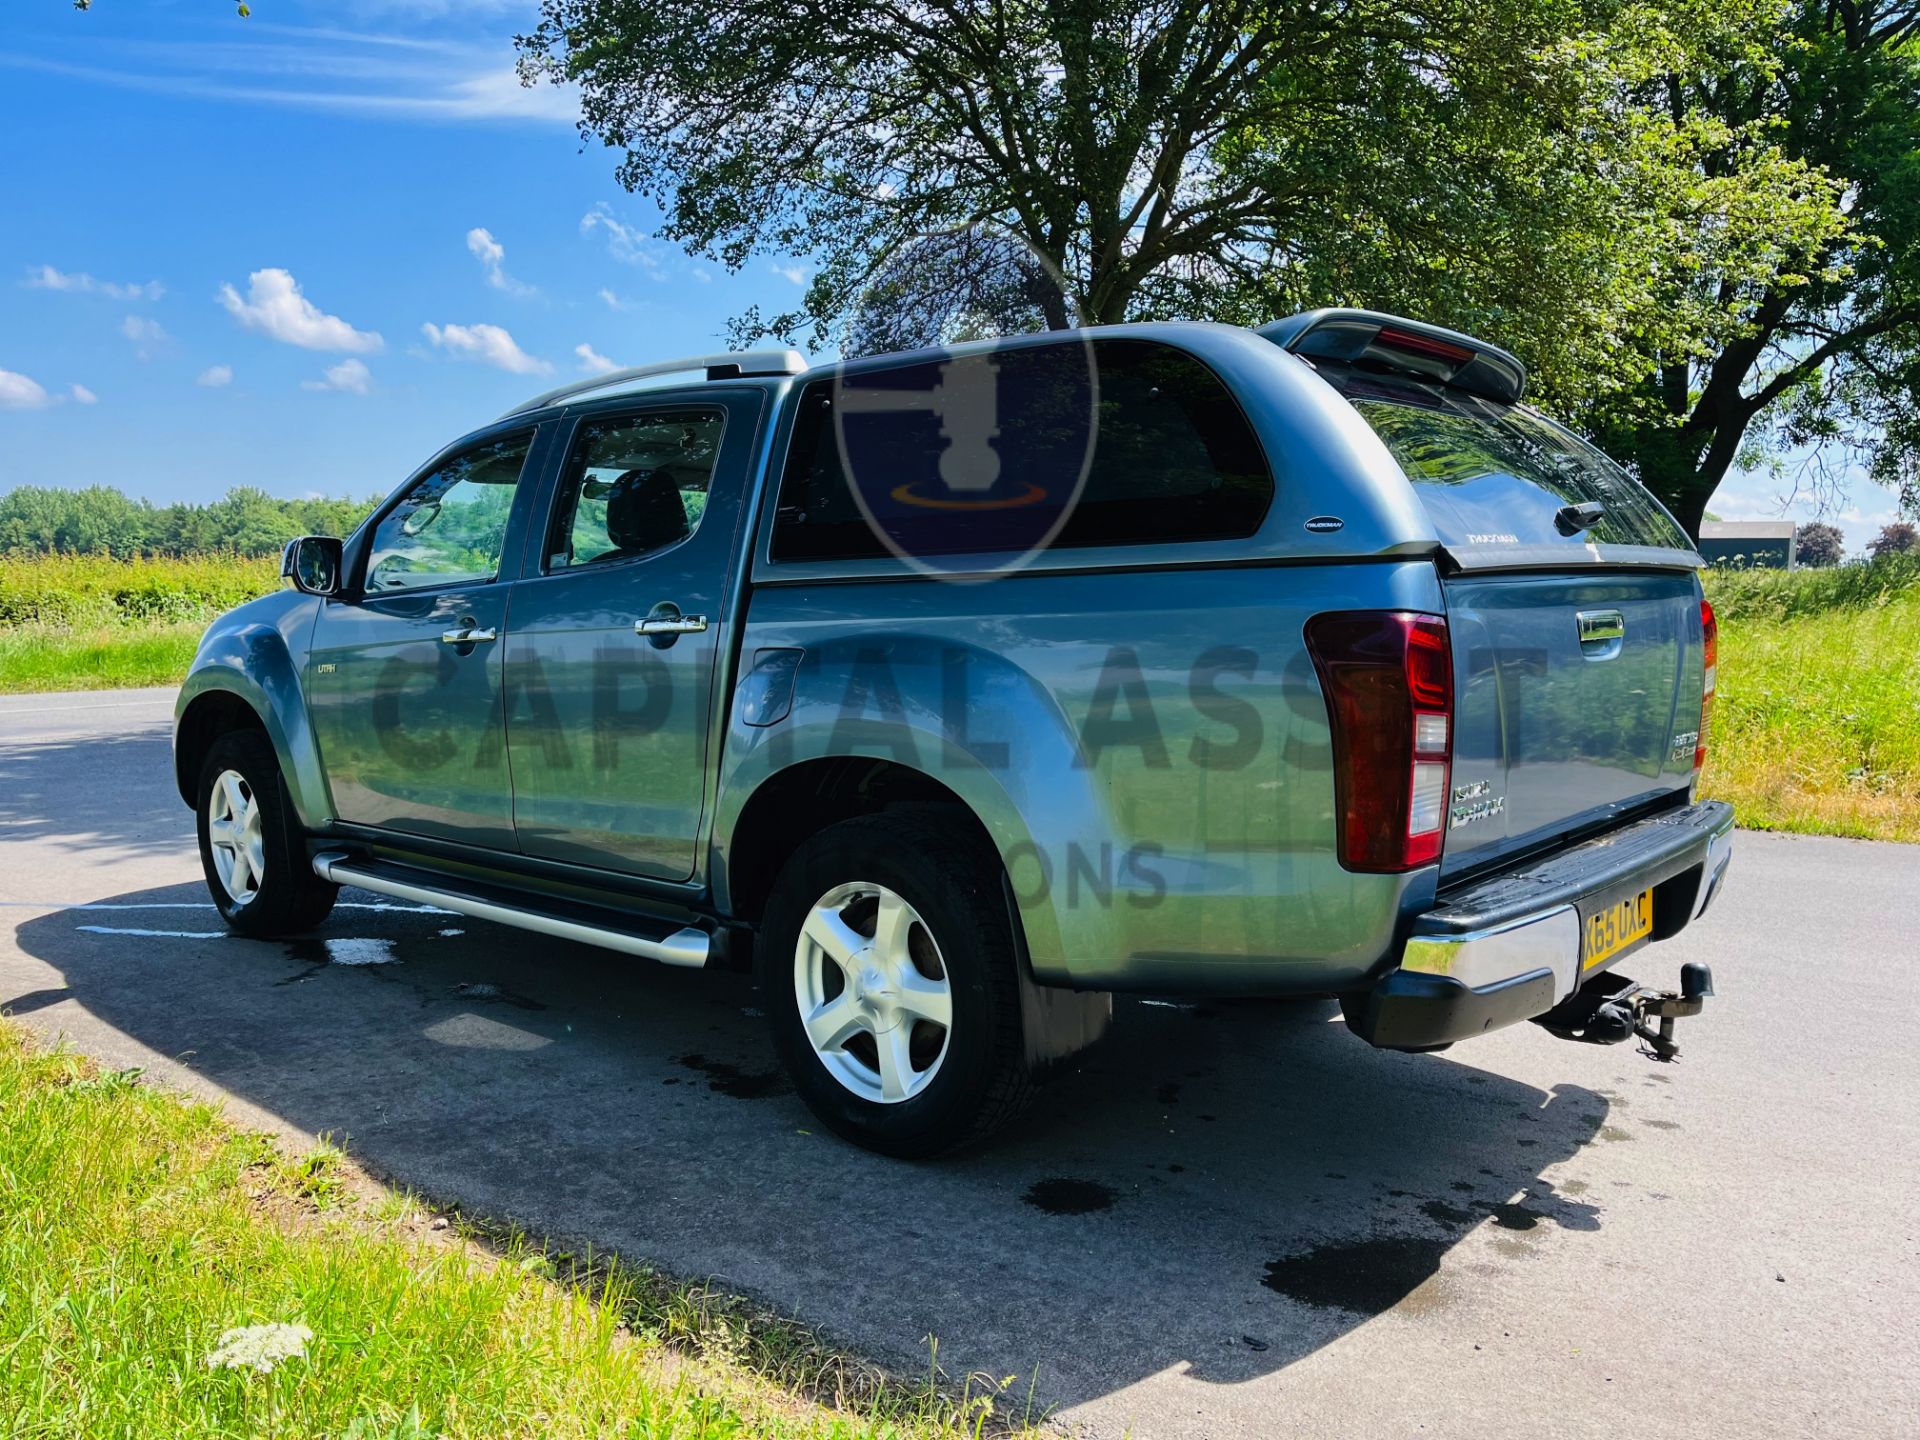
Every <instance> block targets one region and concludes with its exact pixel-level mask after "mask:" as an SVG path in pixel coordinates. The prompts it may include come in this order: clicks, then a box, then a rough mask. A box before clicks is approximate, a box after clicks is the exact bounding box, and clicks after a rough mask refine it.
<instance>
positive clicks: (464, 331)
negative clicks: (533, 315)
mask: <svg viewBox="0 0 1920 1440" xmlns="http://www.w3.org/2000/svg"><path fill="white" fill-rule="evenodd" d="M420 333H421V334H423V335H425V336H426V337H427V339H428V340H429V341H431V342H432V343H433V344H434V345H435V346H437V347H438V348H440V349H442V350H444V351H446V352H447V353H448V354H449V355H452V356H454V357H455V358H457V359H462V360H478V361H480V362H481V363H482V364H486V365H491V366H493V367H494V368H495V369H498V370H509V371H511V372H513V373H514V374H515V375H544V374H546V373H547V372H548V371H550V370H552V369H553V366H551V365H549V364H548V363H547V362H546V361H544V360H536V359H535V358H534V357H533V356H531V355H529V354H527V352H526V351H524V350H522V349H521V348H520V347H519V346H518V345H517V344H515V343H514V339H513V336H511V335H509V334H508V333H507V332H506V331H505V330H502V329H501V328H500V327H499V326H498V325H433V324H427V325H422V326H421V327H420Z"/></svg>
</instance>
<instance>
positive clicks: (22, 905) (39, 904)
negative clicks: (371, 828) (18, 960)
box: [0, 900, 460, 915]
mask: <svg viewBox="0 0 1920 1440" xmlns="http://www.w3.org/2000/svg"><path fill="white" fill-rule="evenodd" d="M0 906H4V907H5V908H7V909H9V910H211V909H213V906H211V905H208V904H206V903H205V902H204V901H202V902H197V903H192V904H189V903H188V902H186V901H183V900H155V901H152V902H148V903H122V902H119V901H104V900H103V901H96V902H86V903H80V904H73V905H63V904H61V903H60V902H59V901H58V900H0ZM333 908H334V909H336V910H386V911H390V912H392V913H395V914H399V915H458V914H459V913H460V912H459V911H458V910H442V909H441V908H440V907H439V906H438V905H389V904H386V903H384V902H379V903H373V904H369V903H366V902H364V901H359V900H342V901H341V902H340V903H339V904H337V905H335V906H334V907H333Z"/></svg>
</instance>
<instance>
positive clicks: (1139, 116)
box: [519, 0, 1920, 529]
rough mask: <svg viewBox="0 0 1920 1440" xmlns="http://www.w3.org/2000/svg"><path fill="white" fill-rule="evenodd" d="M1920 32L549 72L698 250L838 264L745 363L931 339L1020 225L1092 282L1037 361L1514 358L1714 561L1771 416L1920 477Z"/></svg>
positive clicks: (1661, 35)
mask: <svg viewBox="0 0 1920 1440" xmlns="http://www.w3.org/2000/svg"><path fill="white" fill-rule="evenodd" d="M1889 3H1890V0H1864V5H1852V4H1849V3H1848V0H1832V3H1815V0H1732V3H1726V4H1720V3H1712V0H1332V3H1323V0H1264V3H1251V0H1227V3H1202V0H1059V3H1053V4H1045V3H1033V0H916V3H913V4H903V3H900V0H834V3H832V4H825V3H821V0H543V3H542V6H541V20H540V23H539V25H538V27H537V28H536V29H535V30H534V31H533V33H531V34H529V35H527V36H523V37H522V38H521V40H520V42H519V44H520V49H521V58H522V68H523V72H524V73H525V74H526V75H527V76H528V77H529V78H537V77H549V78H556V79H564V80H568V81H572V82H575V83H577V84H578V85H579V86H580V90H581V96H582V119H581V131H582V134H583V136H584V137H586V138H589V139H596V140H599V141H601V142H604V143H605V144H606V145H609V146H612V147H614V148H616V149H619V150H620V151H622V152H623V154H622V158H621V160H620V162H619V168H618V174H619V178H620V179H621V181H622V182H623V183H624V184H625V185H626V186H627V187H628V188H629V189H631V190H634V191H636V192H638V193H641V194H644V195H646V196H648V197H650V198H651V199H653V200H654V201H656V202H657V203H658V205H659V207H660V209H661V211H662V214H663V216H664V217H665V218H664V225H663V229H662V233H663V235H664V236H665V237H666V238H668V239H670V240H674V241H677V242H679V243H680V244H682V245H684V246H686V247H687V248H688V249H690V250H692V251H694V252H696V253H700V254H703V255H706V256H710V257H712V258H714V259H716V260H718V261H720V262H722V263H725V264H727V265H729V266H732V267H735V268H738V267H740V266H742V265H744V264H746V263H747V262H748V261H749V260H750V259H751V258H752V257H754V256H756V255H759V254H762V253H781V254H788V255H794V256H800V257H804V258H805V259H806V260H808V261H809V262H810V263H811V264H812V265H813V266H814V271H813V274H812V278H811V282H810V284H809V285H808V288H807V290H806V292H805V294H804V297H803V299H802V300H801V303H800V304H799V305H798V306H797V307H795V308H793V309H791V310H788V311H784V312H781V313H777V314H762V313H759V312H758V311H754V312H750V313H748V314H746V315H744V316H741V317H739V318H738V320H737V322H736V331H737V335H738V338H740V339H742V340H745V339H750V338H755V337H758V336H766V335H772V336H779V337H781V338H785V339H797V340H801V341H805V342H808V343H811V344H814V345H831V344H837V343H842V342H843V341H844V340H845V338H846V334H845V332H846V328H847V325H848V322H849V320H850V319H852V318H854V317H856V316H859V315H861V314H862V313H863V297H868V298H870V297H871V294H872V292H873V291H874V290H875V289H876V287H878V288H879V289H880V290H881V292H882V293H883V294H884V296H885V298H886V301H887V303H888V304H889V305H890V306H893V307H895V308H897V310H898V311H899V313H902V314H907V315H915V314H919V313H922V312H924V311H925V310H926V309H927V308H928V306H927V304H926V303H925V302H926V297H924V296H920V295H916V294H915V293H914V286H915V285H916V284H919V285H924V286H934V287H937V286H939V285H941V284H944V283H946V279H947V277H948V274H949V270H950V267H948V266H946V265H943V264H902V263H899V257H901V256H902V255H903V254H909V253H912V254H917V255H918V256H919V257H920V258H923V259H924V258H928V257H930V256H931V257H934V258H940V257H945V258H948V259H951V258H952V257H954V256H962V257H966V256H977V255H978V253H979V252H978V251H977V250H973V249H968V248H967V247H964V246H959V247H956V246H954V245H952V244H951V243H949V242H943V241H940V240H934V241H932V242H929V240H928V238H927V237H941V236H950V235H953V234H956V233H962V232H967V231H969V230H974V229H978V228H980V227H988V228H990V229H991V231H992V232H993V233H994V234H997V235H1003V236H1006V237H1010V238H1011V239H1012V240H1013V241H1016V242H1018V244H1019V245H1020V246H1022V247H1024V249H1025V250H1027V251H1029V252H1030V253H1031V254H1032V255H1033V256H1035V257H1038V260H1039V261H1040V262H1043V265H1044V267H1045V268H1050V269H1051V270H1053V271H1055V272H1057V275H1058V277H1059V280H1060V285H1059V287H1058V288H1057V291H1055V292H1054V293H1051V294H1050V293H1048V292H1049V289H1050V287H1046V286H1037V287H1036V286H1027V285H1025V284H1024V283H1022V284H1020V285H1016V286H1014V287H1013V292H1017V295H1016V298H1017V299H1018V300H1019V301H1020V303H1019V304H1016V305H1013V306H1012V307H1011V309H1012V310H1014V311H1018V312H1020V313H1023V314H1026V315H1028V316H1029V317H1030V319H1031V322H1032V323H1033V324H1036V325H1037V324H1045V325H1055V326H1057V325H1062V324H1066V323H1069V322H1071V321H1075V320H1084V321H1087V322H1093V323H1107V322H1113V321H1118V320H1124V319H1135V318H1157V317H1190V318H1201V319H1223V320H1234V321H1243V322H1244V321H1261V320H1265V319H1269V318H1272V317H1273V316H1275V315H1280V314H1285V313H1287V312H1289V311H1291V310H1295V309H1300V308H1303V307H1305V306H1309V305H1320V304H1356V303H1357V304H1367V305H1371V306H1374V307H1376V308H1381V309H1388V310H1398V311H1400V312H1402V313H1407V314H1412V315H1416V316H1419V317H1421V318H1425V319H1430V320H1435V321H1439V322H1441V323H1444V324H1452V325H1455V326H1457V327H1459V328H1461V329H1465V330H1468V331H1470V332H1473V333H1476V334H1481V335H1484V336H1486V337H1487V338H1489V339H1492V340H1495V341H1498V342H1500V343H1502V344H1505V345H1507V346H1509V347H1510V348H1512V349H1514V350H1515V351H1516V352H1518V353H1519V354H1520V355H1521V356H1522V358H1523V359H1525V360H1526V361H1527V362H1528V364H1529V366H1530V369H1531V370H1532V372H1533V374H1534V376H1535V379H1536V389H1535V393H1536V395H1537V396H1538V397H1539V398H1540V400H1541V401H1542V402H1543V403H1544V404H1546V405H1547V406H1548V407H1549V408H1551V409H1554V410H1556V411H1557V412H1559V413H1560V414H1561V415H1563V416H1564V417H1566V418H1569V419H1572V420H1574V421H1575V422H1576V423H1580V424H1582V425H1584V426H1585V427H1586V428H1588V429H1589V430H1590V431H1595V432H1597V433H1599V434H1600V436H1601V437H1602V438H1603V440H1604V442H1605V443H1607V444H1608V445H1609V446H1610V448H1612V449H1613V450H1614V451H1615V453H1616V454H1618V455H1620V456H1621V457H1622V458H1623V459H1625V460H1627V461H1628V462H1629V463H1630V464H1633V465H1635V466H1636V467H1637V468H1638V469H1639V471H1640V473H1641V474H1642V476H1643V477H1644V478H1645V479H1647V480H1648V482H1649V483H1650V484H1651V485H1652V487H1653V488H1654V489H1655V491H1656V493H1658V494H1660V495H1661V497H1662V498H1663V499H1665V500H1666V501H1667V502H1668V503H1669V504H1670V505H1672V506H1673V507H1674V508H1675V510H1676V512H1677V513H1679V514H1680V516H1681V518H1682V519H1683V521H1684V522H1685V523H1686V524H1687V525H1688V526H1689V528H1690V529H1693V528H1697V525H1698V522H1699V518H1700V514H1701V511H1702V509H1703V507H1704V503H1705V500H1706V498H1707V496H1708V495H1709V494H1710V493H1711V491H1712V488H1713V486H1714V485H1715V484H1717V483H1718V481H1719V479H1720V477H1721V476H1722V475H1723V474H1724V473H1725V471H1726V467H1727V465H1728V464H1730V463H1731V461H1732V459H1733V457H1734V456H1735V455H1736V454H1738V453H1739V451H1740V447H1741V445H1742V443H1743V441H1744V440H1745V439H1746V438H1747V436H1748V431H1749V427H1750V426H1751V425H1752V424H1753V422H1754V421H1755V420H1756V419H1760V420H1761V421H1762V422H1763V423H1762V425H1761V426H1760V427H1759V430H1758V431H1757V432H1756V433H1758V434H1759V435H1760V437H1761V438H1762V439H1763V440H1766V441H1768V442H1770V443H1774V444H1776V445H1779V446H1788V447H1792V446H1796V445H1804V444H1806V443H1809V442H1813V443H1818V442H1821V441H1837V440H1845V441H1848V442H1851V443H1860V442H1861V440H1862V437H1868V438H1866V439H1865V441H1864V443H1866V444H1867V445H1868V446H1869V448H1870V452H1871V463H1872V464H1873V466H1874V467H1875V470H1876V473H1877V474H1881V475H1891V474H1896V473H1902V472H1900V466H1901V465H1902V464H1903V463H1905V462H1904V461H1903V460H1902V459H1901V457H1902V456H1904V455H1906V454H1908V453H1910V452H1912V451H1914V450H1916V449H1920V418H1915V412H1914V409H1913V408H1912V407H1911V406H1910V405H1909V406H1907V407H1906V408H1905V409H1902V406H1901V403H1900V402H1899V397H1900V396H1902V395H1904V394H1905V393H1906V391H1904V390H1903V389H1902V388H1901V387H1902V386H1903V385H1909V384H1910V383H1911V382H1912V378H1913V377H1912V376H1911V375H1910V374H1909V371H1910V369H1911V361H1910V360H1903V359H1902V358H1901V357H1903V356H1911V354H1912V353H1913V351H1914V349H1915V348H1916V347H1915V346H1914V345H1913V340H1912V337H1911V335H1910V334H1909V333H1908V326H1909V321H1908V320H1907V319H1906V318H1905V316H1906V311H1905V308H1904V307H1905V305H1906V303H1907V301H1906V298H1905V297H1906V294H1907V288H1908V274H1909V272H1910V271H1911V269H1912V266H1913V263H1914V262H1913V261H1912V260H1911V259H1910V258H1906V257H1907V252H1908V242H1907V241H1906V240H1905V239H1904V238H1903V228H1904V227H1911V226H1913V225H1915V224H1920V205H1915V204H1914V203H1912V202H1913V198H1914V197H1913V196H1912V194H1911V188H1912V187H1913V185H1914V184H1915V183H1916V182H1915V179H1914V175H1913V171H1914V158H1913V156H1914V146H1913V143H1912V139H1911V136H1910V135H1909V133H1908V130H1907V128H1906V127H1907V126H1909V125H1910V123H1911V120H1912V116H1913V113H1914V108H1915V107H1914V104H1913V100H1914V96H1913V88H1914V87H1913V85H1912V84H1911V77H1912V73H1913V71H1912V65H1913V47H1912V43H1911V24H1910V21H1909V20H1908V19H1906V18H1902V15H1903V14H1906V13H1908V12H1906V11H1903V12H1900V13H1898V14H1897V13H1896V11H1895V10H1893V9H1888V8H1886V7H1887V5H1888V4H1889ZM1891 3H1893V4H1895V5H1896V6H1897V5H1901V4H1904V5H1905V6H1907V7H1909V11H1910V9H1911V7H1913V6H1914V5H1915V4H1916V3H1920V0H1891ZM1876 6H1878V7H1880V8H1878V9H1876V8H1874V7H1876ZM1863 177H1866V178H1863ZM1902 197H1905V198H1904V201H1903V198H1902ZM1902 203H1904V204H1905V207H1906V208H1905V212H1904V220H1902V219H1901V218H1900V215H1899V207H1900V205H1901V204H1902ZM930 243H931V244H932V246H933V248H932V249H931V250H929V249H928V248H927V247H928V246H929V244H930ZM913 247H919V249H918V250H917V251H916V250H914V249H913ZM1003 290H1004V287H1003ZM1004 298H1005V293H1002V294H1001V295H1000V296H998V297H996V299H995V301H994V303H993V305H991V306H990V307H989V308H994V309H998V308H999V302H1000V300H1002V299H1004ZM937 299H938V297H937V296H936V297H935V300H936V301H937ZM1903 377H1905V378H1903Z"/></svg>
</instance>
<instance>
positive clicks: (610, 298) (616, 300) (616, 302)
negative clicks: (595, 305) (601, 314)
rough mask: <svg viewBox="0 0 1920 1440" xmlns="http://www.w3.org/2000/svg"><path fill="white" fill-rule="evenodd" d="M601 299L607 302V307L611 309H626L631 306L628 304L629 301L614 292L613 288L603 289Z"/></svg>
mask: <svg viewBox="0 0 1920 1440" xmlns="http://www.w3.org/2000/svg"><path fill="white" fill-rule="evenodd" d="M600 299H601V300H602V301H603V302H604V303H605V305H606V307H607V308H608V309H609V310H625V309H628V308H629V307H628V305H627V302H626V301H624V300H622V299H621V298H620V297H619V296H618V295H616V294H614V293H613V291H611V290H602V291H601V292H600Z"/></svg>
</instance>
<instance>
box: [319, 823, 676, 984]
mask: <svg viewBox="0 0 1920 1440" xmlns="http://www.w3.org/2000/svg"><path fill="white" fill-rule="evenodd" d="M313 873H314V874H316V875H318V876H319V877H320V878H321V879H322V880H331V881H332V882H333V883H334V884H336V885H357V886H359V887H360V888H361V889H362V890H372V891H374V892H375V893H376V894H380V895H391V896H392V897H393V898H394V899H396V900H411V901H413V902H414V903H415V904H419V905H438V906H440V907H441V908H443V909H446V910H455V911H458V912H459V913H460V914H462V915H471V916H473V918H474V919H476V920H493V921H496V922H498V923H499V924H502V925H513V926H516V927H518V928H519V929H521V930H533V931H536V932H538V933H539V934H542V935H552V936H555V937H557V938H559V939H561V940H577V941H579V942H580V943H581V944H583V945H599V946H603V947H604V948H606V949H608V950H618V951H621V952H622V953H623V954H627V955H642V956H645V957H646V958H647V959H649V960H658V961H659V962H660V963H661V964H663V965H678V966H681V967H683V968H685V969H689V970H698V969H700V968H701V967H702V966H704V965H705V964H706V963H707V955H708V952H709V950H710V948H711V942H710V940H709V938H708V936H707V933H706V932H705V931H704V930H696V929H694V928H693V927H692V926H690V925H689V926H685V927H683V928H681V929H679V930H676V931H674V932H673V933H672V934H671V935H665V936H659V937H655V936H650V935H642V934H639V933H637V932H635V931H631V930H624V929H615V928H614V927H612V926H610V925H602V924H596V923H593V922H592V921H589V920H584V919H568V918H566V917H564V916H561V915H553V914H548V913H546V912H543V911H540V910H532V909H528V908H527V907H526V906H524V905H512V904H506V903H503V902H501V901H498V900H483V899H481V898H479V897H478V896H475V895H468V894H465V893H463V892H462V891H460V890H457V889H451V888H443V887H441V886H438V885H429V884H425V883H422V882H420V881H416V880H411V879H403V878H401V877H400V876H397V875H395V874H393V873H391V872H390V871H389V870H387V869H385V868H384V867H382V866H380V865H378V864H377V863H368V862H366V861H361V860H356V859H355V858H354V857H352V856H350V855H348V854H346V853H345V852H343V851H339V850H323V851H321V852H320V853H319V854H318V855H315V856H314V857H313Z"/></svg>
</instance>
